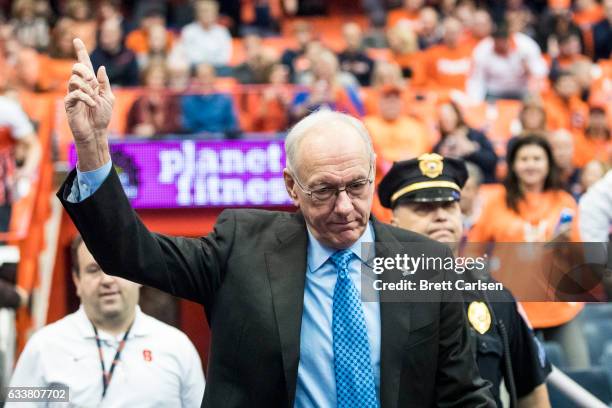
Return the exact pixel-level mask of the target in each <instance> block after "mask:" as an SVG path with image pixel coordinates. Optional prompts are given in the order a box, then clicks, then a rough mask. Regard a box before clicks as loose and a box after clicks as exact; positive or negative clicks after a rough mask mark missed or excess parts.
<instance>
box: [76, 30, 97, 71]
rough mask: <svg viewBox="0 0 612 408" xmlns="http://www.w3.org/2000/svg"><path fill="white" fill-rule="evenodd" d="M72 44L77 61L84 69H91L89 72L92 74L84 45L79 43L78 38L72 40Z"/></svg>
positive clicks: (91, 67) (91, 66)
mask: <svg viewBox="0 0 612 408" xmlns="http://www.w3.org/2000/svg"><path fill="white" fill-rule="evenodd" d="M72 44H73V45H74V50H75V51H76V55H77V60H78V61H79V62H80V63H81V64H84V65H85V66H86V67H88V68H89V69H91V72H94V69H93V65H91V60H90V59H89V54H88V53H87V48H85V44H83V41H81V39H80V38H75V39H74V40H72Z"/></svg>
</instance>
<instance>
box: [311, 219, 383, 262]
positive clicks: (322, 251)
mask: <svg viewBox="0 0 612 408" xmlns="http://www.w3.org/2000/svg"><path fill="white" fill-rule="evenodd" d="M306 230H307V231H308V270H309V271H310V272H316V271H317V270H318V269H319V268H320V267H321V266H323V264H324V263H325V262H327V260H328V259H329V257H330V256H332V255H333V254H334V252H336V251H337V249H334V248H330V247H328V246H325V245H323V244H322V243H320V242H319V241H317V239H316V238H315V237H314V235H313V234H312V232H310V229H309V228H306ZM372 242H374V229H373V228H372V225H371V223H370V222H368V224H367V225H366V229H365V231H364V232H363V234H361V236H360V237H359V239H358V240H357V241H356V242H355V243H354V244H353V245H351V246H350V247H349V248H348V249H349V250H350V251H351V252H353V254H355V256H357V258H359V259H361V261H362V262H367V260H368V256H367V254H362V246H361V244H363V243H372Z"/></svg>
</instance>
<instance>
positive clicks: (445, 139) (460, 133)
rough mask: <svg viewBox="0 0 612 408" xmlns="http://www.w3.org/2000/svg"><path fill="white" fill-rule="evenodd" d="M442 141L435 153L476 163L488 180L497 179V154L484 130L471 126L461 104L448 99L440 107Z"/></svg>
mask: <svg viewBox="0 0 612 408" xmlns="http://www.w3.org/2000/svg"><path fill="white" fill-rule="evenodd" d="M438 119H439V128H440V141H439V142H438V144H436V146H435V147H434V152H436V153H440V154H441V155H442V156H445V157H453V158H457V159H463V160H465V161H470V162H472V163H474V164H476V165H477V166H478V167H479V168H480V170H481V171H482V173H483V181H484V182H485V183H493V182H495V166H496V165H497V155H496V154H495V151H494V150H493V145H491V142H490V141H489V140H488V139H487V137H486V136H485V134H484V133H482V132H480V131H478V130H476V129H472V128H470V127H468V126H467V125H466V123H465V121H464V119H463V115H462V114H461V111H460V109H459V107H458V106H457V105H456V104H455V103H453V102H448V103H445V104H443V105H441V106H440V108H439V110H438Z"/></svg>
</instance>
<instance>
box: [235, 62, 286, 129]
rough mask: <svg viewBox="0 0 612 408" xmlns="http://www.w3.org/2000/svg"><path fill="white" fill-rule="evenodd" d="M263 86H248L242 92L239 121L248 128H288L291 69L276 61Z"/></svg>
mask: <svg viewBox="0 0 612 408" xmlns="http://www.w3.org/2000/svg"><path fill="white" fill-rule="evenodd" d="M267 82H268V83H269V85H266V86H265V87H263V88H257V89H252V88H251V89H248V90H247V91H246V92H245V93H243V94H242V95H241V101H240V102H241V107H240V108H241V115H240V122H241V127H242V129H243V130H245V131H247V132H281V131H284V130H285V129H286V128H287V123H288V115H289V107H290V105H291V99H292V95H291V90H290V89H289V87H288V83H289V69H288V68H287V66H285V65H283V64H275V65H273V66H272V68H271V70H270V75H269V78H268V80H267Z"/></svg>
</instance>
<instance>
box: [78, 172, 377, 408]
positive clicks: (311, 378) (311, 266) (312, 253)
mask: <svg viewBox="0 0 612 408" xmlns="http://www.w3.org/2000/svg"><path fill="white" fill-rule="evenodd" d="M111 168H112V163H111V162H110V161H109V162H108V163H106V164H105V165H104V166H103V167H100V168H99V169H96V170H92V171H87V172H81V171H80V170H78V169H77V179H76V180H75V183H74V184H73V186H72V190H71V193H70V196H69V197H68V201H71V202H79V201H82V200H85V199H86V198H87V197H89V196H90V195H91V194H93V193H94V192H95V191H96V190H97V189H98V188H99V187H100V186H101V185H102V183H103V182H104V180H106V177H107V176H108V174H109V173H110V171H111ZM374 238H375V237H374V229H373V228H372V225H371V224H370V223H368V225H367V227H366V230H365V232H364V233H363V235H362V236H361V237H360V238H359V240H358V241H357V242H355V243H354V244H353V245H352V246H351V247H350V248H349V249H350V250H351V251H352V252H353V253H354V254H355V255H356V257H354V258H353V259H352V260H351V262H350V264H349V275H350V277H351V279H352V280H353V284H354V285H355V287H356V288H357V290H358V291H359V293H361V280H362V276H361V266H362V264H363V263H366V262H368V260H369V258H370V254H363V253H362V245H361V244H362V243H373V242H374ZM334 252H336V250H335V249H332V248H328V247H325V246H323V245H321V243H319V242H318V241H317V240H316V239H315V238H314V236H313V235H312V234H311V232H310V231H308V253H307V270H306V281H305V287H304V310H303V313H302V331H301V335H300V363H299V366H298V377H297V388H296V393H295V407H296V408H310V407H313V408H316V407H335V406H336V377H335V374H334V348H333V338H332V303H333V302H332V300H333V295H334V287H335V286H336V279H337V272H336V269H335V267H334V266H333V264H332V263H331V261H330V260H329V257H330V256H331V255H332V254H333V253H334ZM370 275H371V274H366V278H365V279H369V278H368V276H370ZM362 306H363V312H364V316H365V321H366V328H367V330H368V339H369V341H370V361H371V363H372V369H373V371H374V384H375V385H376V393H377V395H378V396H379V399H380V304H379V302H363V303H362Z"/></svg>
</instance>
